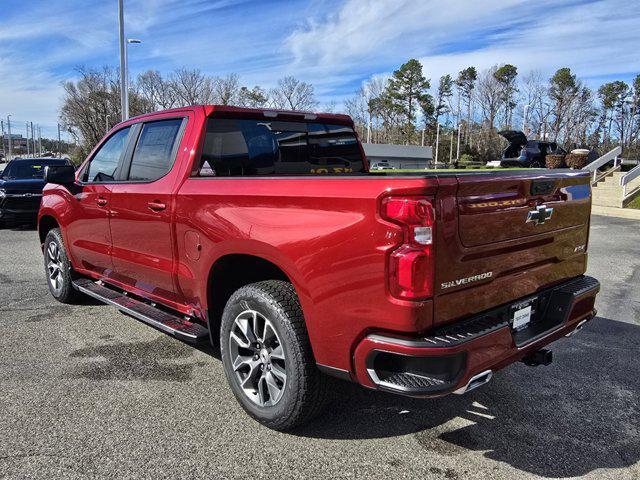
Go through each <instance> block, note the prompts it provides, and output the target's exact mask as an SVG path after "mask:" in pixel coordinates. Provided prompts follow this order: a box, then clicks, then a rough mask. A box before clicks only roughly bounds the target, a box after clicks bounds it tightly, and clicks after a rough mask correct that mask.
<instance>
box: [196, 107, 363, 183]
mask: <svg viewBox="0 0 640 480" xmlns="http://www.w3.org/2000/svg"><path fill="white" fill-rule="evenodd" d="M363 172H364V162H363V160H362V153H361V151H360V147H359V145H358V141H357V139H356V135H355V132H354V131H353V129H352V128H351V127H349V126H344V125H333V124H326V123H321V122H290V121H279V120H270V119H264V120H241V119H237V120H236V119H222V118H211V119H209V121H208V123H207V133H206V137H205V142H204V147H203V152H202V158H201V161H200V163H199V164H197V165H196V169H195V170H194V172H192V174H193V175H194V176H199V177H212V176H218V177H219V176H223V177H224V176H256V175H305V174H307V175H309V174H310V175H314V174H315V175H322V174H349V173H363Z"/></svg>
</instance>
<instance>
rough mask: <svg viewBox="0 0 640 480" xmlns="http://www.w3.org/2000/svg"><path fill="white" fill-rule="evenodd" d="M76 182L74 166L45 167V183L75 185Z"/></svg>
mask: <svg viewBox="0 0 640 480" xmlns="http://www.w3.org/2000/svg"><path fill="white" fill-rule="evenodd" d="M75 181H76V169H75V168H74V167H73V165H49V166H46V167H44V182H45V183H57V184H58V185H73V184H74V183H75Z"/></svg>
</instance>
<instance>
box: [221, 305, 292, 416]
mask: <svg viewBox="0 0 640 480" xmlns="http://www.w3.org/2000/svg"><path fill="white" fill-rule="evenodd" d="M229 354H230V360H231V365H232V369H233V373H234V375H235V377H236V380H237V381H238V383H239V385H240V388H241V389H242V391H243V392H244V394H245V395H246V396H247V397H248V398H249V399H250V400H251V401H252V402H253V403H255V404H256V405H258V406H260V407H271V406H273V405H275V404H276V403H278V401H279V400H280V399H281V398H282V395H283V394H284V390H285V386H286V384H287V374H286V360H285V355H284V349H283V346H282V342H281V341H280V337H279V336H278V333H277V332H276V329H275V328H274V326H273V324H272V323H271V322H270V321H269V320H268V319H267V318H266V317H265V316H264V315H262V314H261V313H260V312H257V311H255V310H245V311H243V312H242V313H240V314H239V315H238V316H237V317H236V318H235V320H234V322H233V327H232V328H231V333H230V335H229Z"/></svg>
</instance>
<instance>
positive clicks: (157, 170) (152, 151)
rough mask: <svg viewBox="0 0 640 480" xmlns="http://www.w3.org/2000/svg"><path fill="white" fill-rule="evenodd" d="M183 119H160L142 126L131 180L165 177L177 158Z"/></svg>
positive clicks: (132, 163) (131, 169)
mask: <svg viewBox="0 0 640 480" xmlns="http://www.w3.org/2000/svg"><path fill="white" fill-rule="evenodd" d="M181 125H182V119H181V118H177V119H171V120H160V121H157V122H149V123H145V124H144V125H143V126H142V131H141V132H140V137H139V138H138V143H137V145H136V148H135V150H134V152H133V158H132V159H131V168H130V170H129V180H135V181H146V182H152V181H154V180H158V179H159V178H161V177H164V176H165V175H166V174H167V173H169V171H170V170H171V167H172V166H173V162H174V160H175V156H176V151H175V148H176V147H177V145H176V142H177V139H178V132H179V131H180V126H181Z"/></svg>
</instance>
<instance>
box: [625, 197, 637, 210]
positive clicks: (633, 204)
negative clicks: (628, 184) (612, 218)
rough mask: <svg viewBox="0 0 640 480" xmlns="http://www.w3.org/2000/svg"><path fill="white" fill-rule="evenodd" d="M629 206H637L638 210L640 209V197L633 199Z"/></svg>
mask: <svg viewBox="0 0 640 480" xmlns="http://www.w3.org/2000/svg"><path fill="white" fill-rule="evenodd" d="M627 208H635V209H637V210H640V197H636V198H634V199H633V200H632V201H631V203H630V204H629V205H627Z"/></svg>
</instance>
